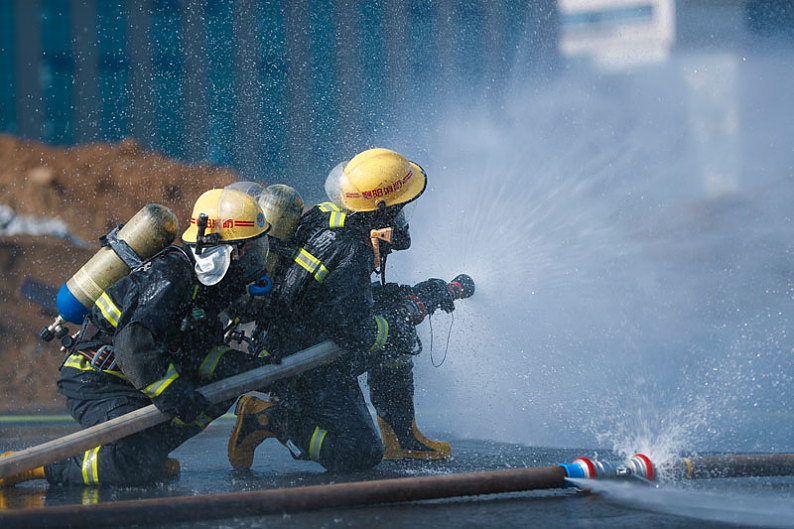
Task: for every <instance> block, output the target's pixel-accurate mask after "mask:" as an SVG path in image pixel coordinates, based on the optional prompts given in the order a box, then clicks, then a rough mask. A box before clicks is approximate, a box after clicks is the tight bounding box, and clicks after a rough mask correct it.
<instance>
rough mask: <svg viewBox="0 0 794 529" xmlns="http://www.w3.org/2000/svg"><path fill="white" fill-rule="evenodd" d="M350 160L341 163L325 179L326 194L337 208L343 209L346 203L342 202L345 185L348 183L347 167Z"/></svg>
mask: <svg viewBox="0 0 794 529" xmlns="http://www.w3.org/2000/svg"><path fill="white" fill-rule="evenodd" d="M348 163H349V160H345V161H344V162H340V163H339V164H337V166H336V167H334V168H333V169H331V172H330V173H328V176H327V177H326V178H325V194H326V195H328V198H329V199H330V200H331V202H333V203H334V204H336V205H337V206H340V207H343V204H344V201H343V200H342V193H343V189H344V186H345V184H346V183H347V175H345V167H346V166H347V164H348Z"/></svg>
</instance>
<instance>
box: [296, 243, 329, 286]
mask: <svg viewBox="0 0 794 529" xmlns="http://www.w3.org/2000/svg"><path fill="white" fill-rule="evenodd" d="M295 262H296V263H298V264H299V265H301V266H302V267H303V268H304V269H305V270H306V271H307V272H309V273H310V274H314V279H315V280H316V281H317V282H322V281H323V280H324V279H325V278H326V277H328V274H329V271H328V269H327V268H326V267H325V266H324V265H323V262H322V261H320V260H319V259H317V258H316V257H315V256H313V255H312V254H310V253H309V252H307V251H306V250H305V249H304V248H301V249H299V250H298V255H296V256H295Z"/></svg>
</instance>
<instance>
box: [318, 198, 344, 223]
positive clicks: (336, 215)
mask: <svg viewBox="0 0 794 529" xmlns="http://www.w3.org/2000/svg"><path fill="white" fill-rule="evenodd" d="M317 207H318V208H319V209H320V211H322V212H324V213H330V214H331V218H330V219H329V221H328V227H329V228H344V226H345V218H347V213H345V212H343V211H342V210H341V209H340V208H339V206H337V205H336V204H334V203H333V202H323V203H322V204H317Z"/></svg>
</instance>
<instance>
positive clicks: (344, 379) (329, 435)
mask: <svg viewBox="0 0 794 529" xmlns="http://www.w3.org/2000/svg"><path fill="white" fill-rule="evenodd" d="M274 389H275V390H274V393H275V394H276V395H277V396H278V397H279V399H280V401H281V403H282V406H283V408H284V411H285V412H286V413H285V414H284V416H283V418H282V421H283V424H282V425H280V428H279V430H280V432H278V433H279V434H280V435H279V437H285V438H286V439H285V441H286V440H287V439H288V440H289V441H291V442H292V443H294V444H295V445H296V446H297V447H298V448H299V449H300V450H301V452H302V454H300V455H299V456H298V457H299V458H301V459H311V460H314V461H317V462H318V463H320V464H321V465H322V466H323V467H325V468H326V469H327V470H330V471H332V472H358V471H363V470H368V469H370V468H372V467H374V466H375V465H377V464H378V463H380V461H381V459H382V458H383V444H382V443H381V440H380V433H379V431H378V430H377V428H376V427H375V423H374V421H373V420H372V416H371V415H370V413H369V409H368V408H367V404H366V402H365V401H364V395H363V393H362V392H361V387H360V386H359V383H358V378H357V377H356V376H355V375H353V374H351V373H350V370H349V368H348V367H347V366H345V365H343V364H342V363H339V362H336V363H333V364H330V365H328V366H324V367H319V368H317V369H314V370H312V371H310V372H308V373H305V374H303V375H301V376H300V377H298V378H297V379H296V380H291V381H287V382H286V383H284V384H279V385H278V386H277V387H276V388H274Z"/></svg>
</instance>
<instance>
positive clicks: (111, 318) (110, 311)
mask: <svg viewBox="0 0 794 529" xmlns="http://www.w3.org/2000/svg"><path fill="white" fill-rule="evenodd" d="M94 305H96V306H97V307H98V308H99V312H101V313H102V316H103V317H104V318H105V319H106V320H107V321H108V323H110V324H111V325H112V326H113V327H114V328H115V327H118V326H119V318H120V317H121V310H120V309H119V308H118V307H117V306H116V304H115V303H113V300H112V299H110V296H108V295H107V293H106V292H102V295H101V296H99V299H97V300H96V301H95V302H94Z"/></svg>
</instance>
